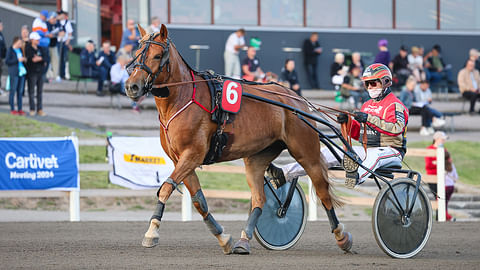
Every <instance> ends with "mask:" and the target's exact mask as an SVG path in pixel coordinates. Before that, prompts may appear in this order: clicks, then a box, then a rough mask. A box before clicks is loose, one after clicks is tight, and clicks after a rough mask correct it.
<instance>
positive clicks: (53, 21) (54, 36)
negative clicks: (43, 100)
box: [47, 12, 60, 80]
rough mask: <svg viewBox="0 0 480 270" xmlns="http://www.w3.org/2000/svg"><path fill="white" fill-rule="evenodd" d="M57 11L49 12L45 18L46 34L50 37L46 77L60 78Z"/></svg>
mask: <svg viewBox="0 0 480 270" xmlns="http://www.w3.org/2000/svg"><path fill="white" fill-rule="evenodd" d="M57 16H58V15H57V13H55V12H50V14H49V16H48V20H47V29H48V33H49V34H48V36H49V37H50V44H49V46H48V53H49V55H50V66H49V67H48V69H49V71H51V72H49V73H48V74H47V77H48V78H49V79H52V80H55V79H60V77H59V73H58V69H59V67H60V63H59V61H58V48H57V47H58V33H59V32H60V23H59V22H58V21H57Z"/></svg>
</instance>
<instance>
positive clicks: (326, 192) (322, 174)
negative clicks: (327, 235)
mask: <svg viewBox="0 0 480 270" xmlns="http://www.w3.org/2000/svg"><path fill="white" fill-rule="evenodd" d="M288 149H289V151H290V154H291V155H292V156H293V157H294V158H295V159H296V160H297V161H298V163H300V165H302V167H303V168H304V169H305V171H306V172H307V174H308V176H309V177H310V179H311V181H312V184H313V185H314V187H315V191H316V193H317V196H318V197H319V198H320V200H321V201H322V205H323V207H324V208H325V211H326V212H327V216H328V220H329V221H330V226H331V227H332V233H333V234H334V235H335V240H336V241H337V245H338V246H339V247H340V248H341V249H342V250H344V251H349V250H350V248H351V247H352V235H351V234H350V233H349V232H345V231H344V226H343V224H342V223H340V222H339V221H338V219H337V216H336V214H335V209H334V205H335V204H337V205H341V202H340V201H339V200H338V199H337V197H336V196H335V195H334V194H333V192H332V190H331V188H330V186H329V182H328V173H327V172H328V171H327V166H326V162H325V161H324V159H323V157H322V156H321V155H320V145H318V151H317V150H316V149H317V148H316V146H313V147H312V145H306V144H302V143H301V142H300V143H297V141H294V142H293V143H292V144H290V145H289V146H288Z"/></svg>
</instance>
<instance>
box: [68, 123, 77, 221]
mask: <svg viewBox="0 0 480 270" xmlns="http://www.w3.org/2000/svg"><path fill="white" fill-rule="evenodd" d="M71 138H72V142H73V145H74V146H75V150H76V152H77V167H78V168H79V169H80V152H79V149H78V148H79V146H78V144H79V143H78V137H77V136H76V134H75V132H72V134H71ZM77 173H78V189H76V190H71V191H69V192H68V195H69V197H70V198H69V202H70V222H74V221H80V173H79V172H77Z"/></svg>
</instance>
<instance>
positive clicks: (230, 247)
mask: <svg viewBox="0 0 480 270" xmlns="http://www.w3.org/2000/svg"><path fill="white" fill-rule="evenodd" d="M221 247H222V249H223V254H225V255H228V254H232V250H233V238H232V236H231V235H228V240H227V241H226V243H225V244H224V245H221Z"/></svg>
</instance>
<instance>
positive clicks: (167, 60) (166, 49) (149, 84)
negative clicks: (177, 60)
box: [127, 33, 170, 91]
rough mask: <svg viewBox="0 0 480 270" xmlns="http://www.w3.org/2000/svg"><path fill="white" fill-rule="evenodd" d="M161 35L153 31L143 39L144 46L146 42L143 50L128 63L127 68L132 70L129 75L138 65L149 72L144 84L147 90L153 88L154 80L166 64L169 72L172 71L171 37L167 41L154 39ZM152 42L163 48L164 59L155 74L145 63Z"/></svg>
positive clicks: (141, 44)
mask: <svg viewBox="0 0 480 270" xmlns="http://www.w3.org/2000/svg"><path fill="white" fill-rule="evenodd" d="M159 35H160V33H152V34H150V36H149V38H148V39H147V40H144V41H142V42H141V43H140V46H143V45H144V44H145V46H144V47H143V49H142V51H141V52H140V53H139V54H138V55H137V56H135V58H134V59H133V60H132V61H131V62H130V63H129V64H128V65H127V70H130V72H128V75H130V74H131V70H132V69H135V68H137V67H139V68H140V69H143V70H144V71H145V72H146V73H147V74H148V76H147V78H146V79H145V84H144V89H145V90H147V91H151V90H152V86H153V82H155V80H156V79H157V76H158V75H159V74H160V72H162V70H163V67H164V66H167V72H170V65H169V64H170V38H167V43H161V42H158V41H155V40H154V39H155V38H156V37H158V36H159ZM150 44H152V45H158V46H161V47H162V48H163V55H162V59H161V60H160V67H159V68H158V70H157V72H156V73H155V74H153V72H152V70H151V69H150V68H149V67H148V66H147V65H145V60H146V58H147V51H148V49H149V48H150ZM137 60H139V61H137ZM150 78H151V79H150ZM149 79H150V80H149Z"/></svg>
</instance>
